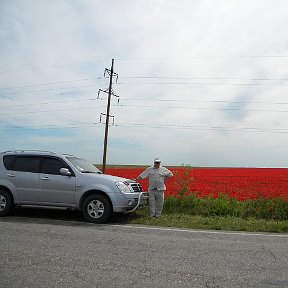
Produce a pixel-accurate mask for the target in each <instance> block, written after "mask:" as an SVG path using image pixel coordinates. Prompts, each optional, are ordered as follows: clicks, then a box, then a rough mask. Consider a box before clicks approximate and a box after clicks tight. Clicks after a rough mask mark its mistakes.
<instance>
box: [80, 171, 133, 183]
mask: <svg viewBox="0 0 288 288" xmlns="http://www.w3.org/2000/svg"><path fill="white" fill-rule="evenodd" d="M81 174H82V175H84V176H83V177H85V178H86V177H87V179H88V178H89V179H101V180H106V181H114V182H115V181H122V182H123V181H129V182H134V181H133V180H131V179H127V178H123V177H118V176H114V175H108V174H92V173H81Z"/></svg>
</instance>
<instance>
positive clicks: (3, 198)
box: [0, 189, 13, 217]
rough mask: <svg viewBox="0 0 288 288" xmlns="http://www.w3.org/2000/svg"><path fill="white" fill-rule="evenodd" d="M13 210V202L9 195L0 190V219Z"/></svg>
mask: <svg viewBox="0 0 288 288" xmlns="http://www.w3.org/2000/svg"><path fill="white" fill-rule="evenodd" d="M12 208H13V200H12V197H11V195H10V194H9V193H8V192H7V191H5V190H2V189H0V217H1V216H6V215H8V214H9V213H10V212H11V210H12Z"/></svg>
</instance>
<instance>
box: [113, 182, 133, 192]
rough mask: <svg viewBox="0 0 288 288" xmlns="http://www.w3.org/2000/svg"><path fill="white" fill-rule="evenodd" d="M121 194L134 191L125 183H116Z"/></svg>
mask: <svg viewBox="0 0 288 288" xmlns="http://www.w3.org/2000/svg"><path fill="white" fill-rule="evenodd" d="M115 184H116V186H117V187H118V189H119V190H120V192H122V193H131V192H132V191H131V190H130V188H129V186H128V185H126V184H125V183H124V182H116V183H115Z"/></svg>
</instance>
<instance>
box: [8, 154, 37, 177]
mask: <svg viewBox="0 0 288 288" xmlns="http://www.w3.org/2000/svg"><path fill="white" fill-rule="evenodd" d="M11 168H12V167H11ZM12 170H14V171H22V172H32V173H39V170H40V158H39V157H33V156H17V157H16V159H15V162H14V167H13V168H12Z"/></svg>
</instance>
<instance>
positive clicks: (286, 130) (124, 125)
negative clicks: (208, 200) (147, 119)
mask: <svg viewBox="0 0 288 288" xmlns="http://www.w3.org/2000/svg"><path fill="white" fill-rule="evenodd" d="M114 126H116V127H117V126H120V127H137V128H139V127H143V128H145V127H147V128H159V129H162V128H167V129H171V128H172V129H189V130H190V129H191V130H200V131H201V130H222V131H231V132H232V131H239V132H240V131H241V132H243V131H245V132H256V133H285V134H286V133H288V129H275V128H271V129H269V128H265V129H262V128H256V127H241V128H233V127H223V126H218V127H217V126H194V125H193V126H192V125H168V124H166V125H152V124H151V125H149V124H137V123H118V124H115V125H114Z"/></svg>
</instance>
